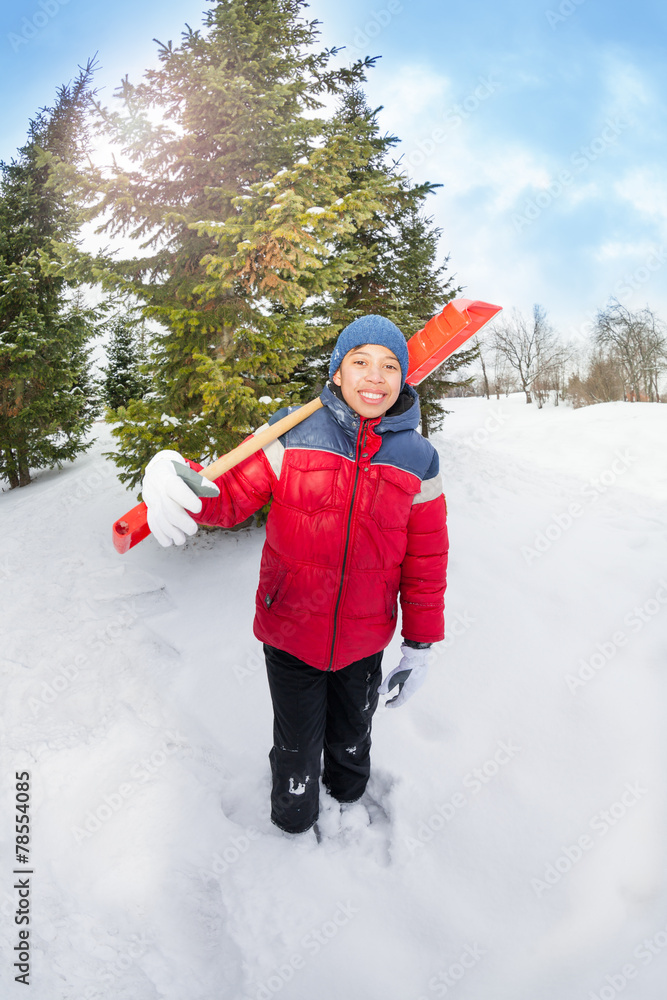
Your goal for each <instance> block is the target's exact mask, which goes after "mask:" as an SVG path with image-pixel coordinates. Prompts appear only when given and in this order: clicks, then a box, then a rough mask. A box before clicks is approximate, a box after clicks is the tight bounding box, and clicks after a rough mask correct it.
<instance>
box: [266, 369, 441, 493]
mask: <svg viewBox="0 0 667 1000" xmlns="http://www.w3.org/2000/svg"><path fill="white" fill-rule="evenodd" d="M320 398H321V400H322V402H323V404H324V406H323V407H322V409H321V410H317V411H316V412H315V413H313V414H312V415H311V416H310V417H308V419H307V420H304V421H303V422H302V423H300V424H297V425H296V427H293V428H292V429H291V430H289V431H287V433H286V434H283V435H282V436H281V437H280V438H279V439H278V440H279V441H280V443H281V444H282V445H283V447H284V448H286V449H291V448H304V449H307V450H312V451H327V452H331V453H333V454H335V455H340V456H341V457H342V458H349V459H353V458H354V452H355V444H356V440H357V435H358V433H359V423H360V420H361V418H360V416H359V414H358V413H355V412H354V410H352V409H351V407H349V406H348V405H347V403H345V402H344V401H343V400H342V399H339V398H338V396H336V395H334V393H333V392H332V391H331V389H330V388H329V387H328V386H326V387H325V388H324V390H323V392H322V395H321V396H320ZM401 401H402V406H401V407H400V408H399V409H400V412H398V413H394V414H392V415H388V414H385V415H384V416H383V417H382V419H381V420H380V423H379V424H378V425H377V426H376V427H375V433H376V434H378V435H379V436H380V437H381V439H382V444H381V446H380V448H379V450H378V451H377V452H376V453H375V455H374V456H373V457H372V459H371V464H372V465H391V466H394V467H395V468H397V469H402V470H403V471H405V472H410V473H412V474H413V475H415V476H418V477H419V479H421V480H425V479H431V478H433V477H434V476H436V475H437V474H438V470H439V457H438V453H437V451H436V450H435V448H434V447H433V445H432V444H431V443H430V441H427V440H426V439H425V438H423V437H422V436H421V434H419V432H418V431H417V429H416V428H417V426H418V424H419V420H420V412H419V397H418V395H417V393H416V392H415V390H414V389H413V388H412V386H409V385H405V386H404V387H403V390H402V400H401ZM294 409H297V408H296V407H283V408H282V409H281V410H278V411H277V413H275V414H274V415H273V416H272V418H271V420H270V421H269V423H274V422H275V421H276V420H278V419H280V417H283V416H285V415H286V413H291V412H292V411H293V410H294Z"/></svg>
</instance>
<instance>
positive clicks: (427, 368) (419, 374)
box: [406, 299, 502, 385]
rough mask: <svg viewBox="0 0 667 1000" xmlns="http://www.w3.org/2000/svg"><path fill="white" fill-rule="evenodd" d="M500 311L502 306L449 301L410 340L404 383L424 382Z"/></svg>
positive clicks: (470, 301) (477, 302) (455, 300)
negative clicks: (408, 364)
mask: <svg viewBox="0 0 667 1000" xmlns="http://www.w3.org/2000/svg"><path fill="white" fill-rule="evenodd" d="M501 309H502V306H494V305H492V304H491V303H490V302H479V301H477V300H473V299H454V300H453V301H452V302H448V303H447V305H446V306H445V308H444V309H443V310H442V312H441V313H440V314H439V315H438V316H434V317H433V319H430V320H429V321H428V323H427V324H426V326H425V327H424V329H423V330H420V331H419V333H416V334H415V335H414V337H410V340H409V341H408V354H409V355H410V367H409V369H408V377H407V379H406V381H407V382H409V383H410V385H419V383H420V382H423V381H424V379H425V378H426V377H427V376H428V375H431V374H433V372H434V371H435V370H436V368H437V367H438V366H439V365H441V364H442V362H443V361H445V360H446V359H447V358H448V357H449V356H450V355H451V354H453V353H454V351H455V350H456V349H457V347H460V346H461V344H463V343H465V341H466V340H468V338H469V337H472V336H473V334H475V333H477V331H478V330H481V328H482V327H483V326H484V324H485V323H488V322H489V320H490V319H493V317H494V316H495V315H496V313H499V312H500V310H501Z"/></svg>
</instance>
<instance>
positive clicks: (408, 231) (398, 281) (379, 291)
mask: <svg viewBox="0 0 667 1000" xmlns="http://www.w3.org/2000/svg"><path fill="white" fill-rule="evenodd" d="M381 110H382V109H381V108H376V109H374V110H373V109H371V108H370V107H369V105H368V102H367V100H366V97H365V94H364V92H363V90H362V88H361V87H360V86H359V85H358V84H354V85H352V86H350V87H349V88H347V90H346V92H345V94H344V95H343V97H342V99H341V101H340V107H339V111H338V114H339V117H340V118H341V120H342V121H344V122H346V123H348V124H352V123H354V126H355V128H357V129H358V130H360V131H361V130H362V129H363V130H364V131H365V134H366V135H367V137H368V141H369V143H370V144H371V148H372V149H373V155H372V157H371V158H370V159H369V161H368V163H366V164H364V165H363V166H362V167H361V168H360V169H356V170H353V171H351V172H350V179H351V182H352V183H353V184H354V183H359V180H360V178H361V177H363V176H364V175H368V174H371V173H373V174H376V175H384V176H385V177H386V178H388V179H393V180H395V181H396V183H398V185H399V196H398V197H397V198H396V199H395V201H394V202H393V203H391V204H388V205H383V206H381V207H380V208H379V209H378V210H377V211H376V212H374V213H373V215H372V216H371V217H370V218H369V219H368V220H366V222H365V223H364V224H362V225H360V226H357V227H356V228H355V229H354V231H353V232H351V233H349V234H344V236H342V237H341V238H340V239H339V241H338V243H337V252H338V253H340V254H341V255H354V256H355V258H356V259H358V260H360V261H363V262H364V267H363V268H362V269H360V270H359V272H358V273H357V274H354V275H352V276H351V277H350V278H349V279H348V280H346V281H345V282H344V284H343V285H341V286H340V288H339V289H337V290H336V292H335V293H334V294H333V299H332V304H331V305H329V310H330V312H331V314H332V315H333V316H334V317H335V319H336V321H337V327H336V330H337V329H339V328H340V327H341V326H343V325H345V324H346V323H349V322H351V321H352V320H353V319H355V318H356V317H357V316H362V315H367V314H368V313H378V314H381V315H382V316H386V317H387V319H390V320H391V321H392V322H394V323H396V325H397V326H398V327H399V328H400V329H401V330H402V331H403V332H404V333H405V335H406V337H407V338H410V337H411V336H412V335H413V334H414V333H416V332H417V331H418V330H420V329H421V328H422V327H423V326H424V324H425V323H426V322H427V321H428V320H429V319H431V317H432V316H433V315H435V314H436V313H438V312H440V311H441V310H442V309H443V308H444V306H445V305H446V303H447V302H449V301H450V299H452V298H454V296H455V295H456V294H457V292H459V291H460V289H459V288H455V287H452V280H453V279H448V280H446V279H445V277H444V275H445V272H446V270H447V266H448V262H449V258H447V259H446V260H445V261H444V263H443V264H442V265H438V264H437V258H438V245H439V242H440V237H441V230H439V229H436V228H433V226H432V220H431V219H429V218H426V217H425V216H424V214H423V212H424V204H425V202H426V199H427V198H428V196H429V195H430V194H431V193H432V192H433V191H435V189H436V188H437V187H439V185H437V184H432V183H429V182H425V183H422V184H417V185H412V184H411V183H410V182H409V180H408V178H407V177H406V176H405V175H404V174H403V172H402V170H401V166H400V162H397V161H396V160H394V159H392V157H391V154H392V150H393V148H394V146H395V145H396V144H397V142H398V139H397V138H396V137H395V136H392V135H381V134H380V128H379V124H378V121H377V116H378V114H379V112H380V111H381ZM335 339H336V333H335V332H334V333H333V334H332V335H330V337H329V338H328V339H327V340H325V341H324V342H323V343H322V344H321V345H319V346H316V347H315V348H314V349H313V350H312V351H310V352H309V353H308V354H307V355H306V358H305V361H304V363H303V365H302V367H301V368H300V369H299V371H298V375H299V377H300V378H301V379H302V380H303V383H304V384H305V385H307V386H308V389H309V393H310V395H315V394H316V393H318V392H320V391H321V389H322V386H323V385H324V384H325V382H326V381H327V378H328V372H329V358H330V356H331V351H332V348H333V345H334V342H335ZM475 357H476V350H468V351H458V352H457V353H456V354H455V355H453V356H452V357H451V358H449V359H447V361H445V362H444V364H443V365H442V366H441V367H440V368H439V369H438V370H437V371H436V372H435V373H434V374H433V375H431V376H429V378H428V379H426V380H425V381H424V382H423V383H422V384H421V385H420V386H419V387H418V390H417V391H418V393H419V397H420V407H421V413H422V433H423V434H424V436H425V437H427V436H428V434H429V430H438V429H439V427H440V426H441V425H442V420H443V417H444V414H445V412H446V411H445V409H444V406H443V405H442V403H441V402H440V400H441V399H442V398H443V397H444V396H445V395H446V394H447V393H448V392H449V391H450V390H451V389H453V388H456V387H457V386H460V385H468V384H470V382H471V381H472V380H471V379H469V378H467V379H464V380H463V381H460V380H457V379H455V378H454V379H453V378H452V377H451V376H452V375H453V374H454V373H455V372H456V371H458V370H459V369H460V368H464V367H466V366H467V365H469V364H470V362H471V361H472V360H473V359H474V358H475Z"/></svg>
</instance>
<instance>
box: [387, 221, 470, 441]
mask: <svg viewBox="0 0 667 1000" xmlns="http://www.w3.org/2000/svg"><path fill="white" fill-rule="evenodd" d="M394 227H395V236H394V239H393V240H392V243H391V246H390V248H389V252H388V253H387V255H386V258H385V261H384V266H385V274H386V285H387V291H388V294H389V300H390V302H391V308H390V309H389V310H388V311H387V313H386V315H387V316H388V317H389V319H391V320H393V321H394V322H395V323H396V325H397V326H399V327H400V328H401V329H402V330H404V331H405V332H406V335H407V336H408V337H409V336H410V334H411V333H416V332H417V330H421V329H422V327H423V326H424V325H425V323H427V322H428V320H429V319H431V317H432V316H434V315H435V314H436V313H439V312H441V311H442V309H444V307H445V305H446V304H447V303H448V302H449V301H450V300H451V299H453V298H455V297H456V295H457V294H458V293H459V292H460V291H461V288H460V287H458V286H454V285H453V282H454V278H453V277H452V278H448V279H446V280H445V272H446V270H447V267H448V264H449V257H447V258H445V260H444V262H443V263H442V264H438V256H439V243H440V238H441V236H442V230H440V229H438V228H437V227H435V226H433V220H432V219H430V218H427V217H425V216H424V215H423V210H422V208H421V206H419V207H409V208H407V209H406V210H405V211H403V212H401V213H399V215H398V216H397V217H396V218H395V219H394ZM478 353H479V348H477V347H473V348H470V349H468V350H463V351H462V350H458V351H457V352H456V353H455V354H452V355H451V356H450V357H449V358H447V360H446V361H444V362H443V364H442V365H440V367H439V368H437V369H436V371H435V372H433V374H432V375H429V376H428V378H426V379H425V380H424V381H423V382H422V383H421V385H419V386H418V387H417V392H418V394H419V405H420V409H421V415H422V424H421V431H422V434H423V435H424V437H428V436H429V434H430V432H431V431H437V430H439V429H440V428H441V427H442V422H443V419H444V416H445V413H446V412H447V411H446V409H445V406H444V404H443V402H442V400H443V399H444V397H445V396H446V395H447V393H448V392H449V391H450V390H451V389H456V388H458V387H460V386H465V385H470V384H471V383H472V382H473V377H472V376H470V377H467V378H464V379H460V378H457V377H456V373H457V372H458V371H460V370H461V369H465V368H466V367H468V366H469V365H470V364H471V362H472V361H474V360H475V358H476V357H477V356H478Z"/></svg>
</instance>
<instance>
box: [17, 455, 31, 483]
mask: <svg viewBox="0 0 667 1000" xmlns="http://www.w3.org/2000/svg"><path fill="white" fill-rule="evenodd" d="M18 458H19V486H27V485H28V484H29V482H30V468H29V466H28V462H27V460H26V457H25V455H21V454H20V453H19V456H18Z"/></svg>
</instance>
